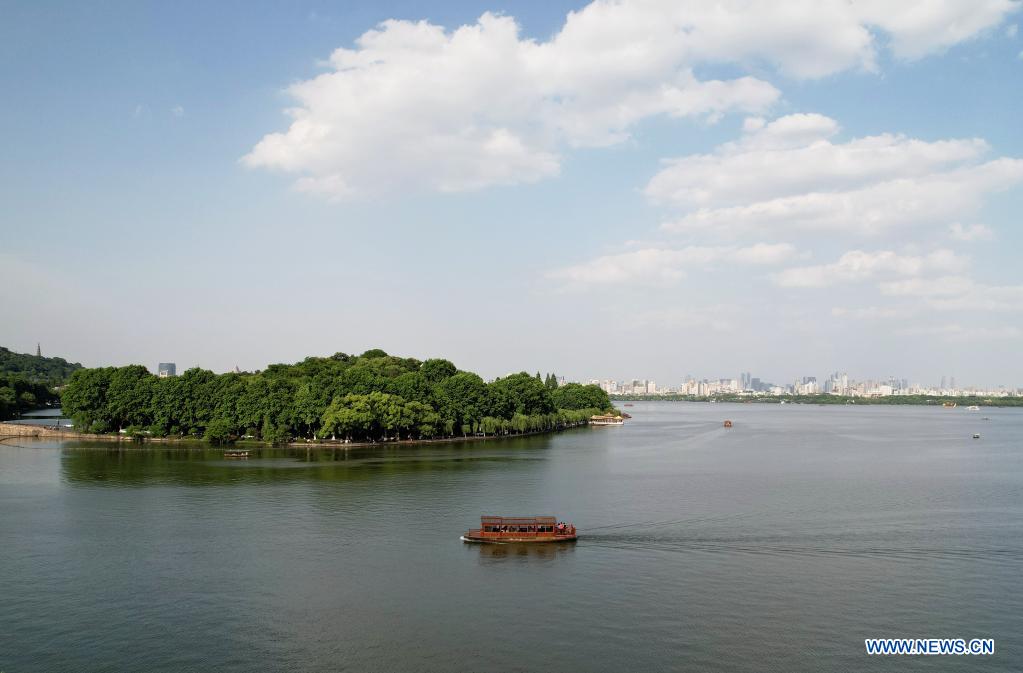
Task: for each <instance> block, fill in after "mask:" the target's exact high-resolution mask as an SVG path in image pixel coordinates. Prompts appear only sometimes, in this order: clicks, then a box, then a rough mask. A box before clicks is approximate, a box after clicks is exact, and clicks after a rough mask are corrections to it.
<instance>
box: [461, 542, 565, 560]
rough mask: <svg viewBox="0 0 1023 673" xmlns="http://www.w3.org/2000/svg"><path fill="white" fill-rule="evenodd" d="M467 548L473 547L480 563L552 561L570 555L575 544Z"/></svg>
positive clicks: (554, 543) (480, 544)
mask: <svg viewBox="0 0 1023 673" xmlns="http://www.w3.org/2000/svg"><path fill="white" fill-rule="evenodd" d="M465 544H466V546H467V547H475V548H476V550H477V551H478V552H479V557H480V562H481V563H482V562H488V561H505V560H535V561H554V560H557V559H559V558H562V557H565V556H569V555H571V554H572V553H573V552H574V551H575V548H576V544H577V543H575V542H545V543H532V544H528V543H511V544H482V543H471V544H470V543H465Z"/></svg>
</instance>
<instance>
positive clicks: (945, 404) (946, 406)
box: [941, 402, 959, 409]
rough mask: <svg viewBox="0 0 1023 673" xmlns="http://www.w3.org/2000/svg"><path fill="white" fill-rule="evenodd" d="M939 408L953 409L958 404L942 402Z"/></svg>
mask: <svg viewBox="0 0 1023 673" xmlns="http://www.w3.org/2000/svg"><path fill="white" fill-rule="evenodd" d="M941 406H943V407H945V408H946V409H955V408H956V407H957V406H959V403H958V402H942V403H941Z"/></svg>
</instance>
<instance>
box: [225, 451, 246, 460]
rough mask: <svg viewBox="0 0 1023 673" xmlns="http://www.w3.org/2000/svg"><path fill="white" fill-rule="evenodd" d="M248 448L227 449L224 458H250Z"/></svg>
mask: <svg viewBox="0 0 1023 673" xmlns="http://www.w3.org/2000/svg"><path fill="white" fill-rule="evenodd" d="M248 457H249V450H248V449H226V450H225V451H224V458H248Z"/></svg>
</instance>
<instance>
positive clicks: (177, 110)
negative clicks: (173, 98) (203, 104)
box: [171, 105, 185, 117]
mask: <svg viewBox="0 0 1023 673" xmlns="http://www.w3.org/2000/svg"><path fill="white" fill-rule="evenodd" d="M171 114H172V115H174V116H175V117H184V116H185V108H183V107H181V106H180V105H175V106H174V107H172V108H171Z"/></svg>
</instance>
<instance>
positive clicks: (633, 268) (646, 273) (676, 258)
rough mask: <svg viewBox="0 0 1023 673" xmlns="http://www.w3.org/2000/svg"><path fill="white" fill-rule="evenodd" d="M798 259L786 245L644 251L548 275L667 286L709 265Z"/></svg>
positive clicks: (574, 281) (584, 281)
mask: <svg viewBox="0 0 1023 673" xmlns="http://www.w3.org/2000/svg"><path fill="white" fill-rule="evenodd" d="M797 256H798V252H797V250H796V248H795V247H794V246H792V245H790V244H788V243H773V244H772V243H757V244H756V245H751V246H748V247H744V248H736V247H730V246H687V247H684V248H675V249H672V248H643V249H641V250H635V251H632V252H624V253H621V254H617V255H604V256H602V257H597V258H595V259H593V260H590V261H589V262H585V263H583V264H578V265H576V266H570V267H567V268H564V269H559V270H557V271H553V272H551V273H550V274H548V275H549V277H551V278H554V279H557V280H563V281H567V282H569V283H570V284H572V285H600V284H603V285H609V284H622V283H636V284H646V285H670V284H673V283H676V282H678V281H679V280H681V279H683V278H685V276H686V274H687V272H688V271H689V270H691V269H694V268H706V267H708V266H712V265H719V266H722V267H729V266H734V265H772V264H780V263H783V262H786V261H788V260H791V259H793V258H795V257H797Z"/></svg>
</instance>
